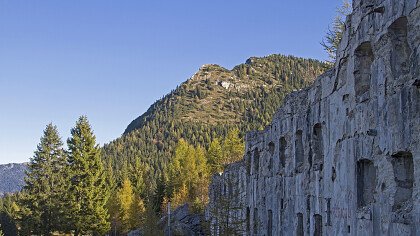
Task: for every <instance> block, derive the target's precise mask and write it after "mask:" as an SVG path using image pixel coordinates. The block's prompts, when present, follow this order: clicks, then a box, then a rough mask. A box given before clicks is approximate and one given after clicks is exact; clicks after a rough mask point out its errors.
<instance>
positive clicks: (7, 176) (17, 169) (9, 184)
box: [0, 163, 27, 196]
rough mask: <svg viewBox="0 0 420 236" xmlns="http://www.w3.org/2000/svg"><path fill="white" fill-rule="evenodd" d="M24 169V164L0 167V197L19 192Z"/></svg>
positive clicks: (22, 181) (22, 182)
mask: <svg viewBox="0 0 420 236" xmlns="http://www.w3.org/2000/svg"><path fill="white" fill-rule="evenodd" d="M26 169H27V167H26V163H20V164H16V163H10V164H5V165H0V196H3V195H4V194H6V193H14V192H18V191H20V189H21V188H22V186H23V184H24V178H25V171H26Z"/></svg>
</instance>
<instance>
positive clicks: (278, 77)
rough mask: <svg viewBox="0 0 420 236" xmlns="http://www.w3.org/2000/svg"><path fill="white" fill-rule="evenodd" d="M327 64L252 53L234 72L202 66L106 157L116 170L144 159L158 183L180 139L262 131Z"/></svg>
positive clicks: (107, 149) (199, 140) (199, 141)
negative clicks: (287, 97)
mask: <svg viewBox="0 0 420 236" xmlns="http://www.w3.org/2000/svg"><path fill="white" fill-rule="evenodd" d="M327 68H328V65H327V64H326V63H323V62H321V61H317V60H313V59H304V58H298V57H294V56H284V55H270V56H266V57H261V58H259V57H251V58H249V59H248V60H247V61H246V63H244V64H240V65H238V66H235V67H234V68H233V69H232V70H228V69H226V68H223V67H221V66H219V65H214V64H209V65H203V66H202V67H201V68H200V69H199V70H198V71H197V72H196V73H195V74H194V75H193V76H192V77H191V78H190V79H188V80H187V81H185V82H184V83H182V84H181V85H180V86H178V87H177V88H176V89H175V90H173V91H172V92H170V93H169V94H167V95H166V96H164V97H163V98H162V99H160V100H158V101H156V102H155V103H154V104H152V105H151V107H150V108H149V109H148V110H147V111H146V112H145V113H144V114H143V115H141V116H139V117H138V118H136V119H135V120H133V121H132V122H131V123H130V124H129V125H128V127H127V128H126V130H125V132H124V134H123V135H122V137H120V138H118V139H116V140H114V141H112V142H110V143H109V144H106V145H105V146H104V148H103V152H102V154H103V157H104V159H105V160H106V161H108V162H111V163H112V165H113V166H114V168H115V169H120V168H121V167H122V166H123V165H124V163H126V162H131V163H132V162H134V161H135V160H140V161H141V162H142V163H143V164H145V165H146V166H147V167H149V174H147V175H146V177H147V178H150V179H149V182H151V183H153V181H154V180H156V177H157V176H158V174H159V172H160V171H161V170H162V169H163V168H164V167H165V165H166V164H167V162H168V160H169V159H170V157H171V156H172V151H173V150H174V147H175V145H176V143H177V141H178V140H179V139H180V138H184V139H185V140H187V141H188V142H189V143H191V144H194V145H201V146H204V147H207V145H208V144H209V143H210V141H211V140H212V139H214V138H216V137H221V136H222V137H223V136H224V135H225V134H226V133H227V131H228V130H229V129H231V128H234V127H236V128H239V129H240V130H241V132H242V134H243V133H245V132H246V131H249V130H254V129H262V128H263V127H264V126H265V125H267V124H268V123H269V122H270V121H271V117H272V116H273V114H274V112H275V111H276V109H277V108H278V107H279V106H280V104H281V103H282V100H283V98H284V97H285V95H287V94H289V93H290V92H292V91H294V90H299V89H302V88H304V87H306V86H308V85H310V84H311V83H312V82H313V81H314V79H315V78H316V77H317V76H318V75H320V74H321V73H323V72H324V71H325V70H326V69H327Z"/></svg>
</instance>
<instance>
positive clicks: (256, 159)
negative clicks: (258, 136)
mask: <svg viewBox="0 0 420 236" xmlns="http://www.w3.org/2000/svg"><path fill="white" fill-rule="evenodd" d="M259 168H260V151H259V150H258V148H256V149H255V151H254V174H257V173H258V169H259Z"/></svg>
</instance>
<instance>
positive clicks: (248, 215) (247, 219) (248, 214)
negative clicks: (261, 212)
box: [246, 207, 251, 232]
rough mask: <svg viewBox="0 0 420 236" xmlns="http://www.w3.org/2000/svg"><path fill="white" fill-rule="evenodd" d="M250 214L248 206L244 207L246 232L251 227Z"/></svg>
mask: <svg viewBox="0 0 420 236" xmlns="http://www.w3.org/2000/svg"><path fill="white" fill-rule="evenodd" d="M250 215H251V212H250V210H249V207H247V208H246V232H249V231H250V230H251V229H250V227H251V219H250V217H251V216H250Z"/></svg>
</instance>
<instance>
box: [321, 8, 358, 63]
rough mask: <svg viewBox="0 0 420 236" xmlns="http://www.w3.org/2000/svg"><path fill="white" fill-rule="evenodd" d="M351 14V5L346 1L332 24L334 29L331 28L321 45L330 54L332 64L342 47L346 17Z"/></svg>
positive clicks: (338, 10)
mask: <svg viewBox="0 0 420 236" xmlns="http://www.w3.org/2000/svg"><path fill="white" fill-rule="evenodd" d="M350 13H351V3H350V2H349V1H348V0H344V1H343V4H342V6H341V7H340V8H339V9H337V15H336V17H335V18H334V21H333V23H332V28H329V29H328V31H327V34H326V35H325V38H324V40H322V42H321V45H322V47H324V50H325V51H326V52H327V53H328V57H329V58H330V61H329V62H330V63H334V61H335V58H336V55H337V50H338V47H339V46H340V42H341V39H342V38H343V33H344V30H345V27H346V26H345V17H346V16H347V15H348V14H350Z"/></svg>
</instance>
